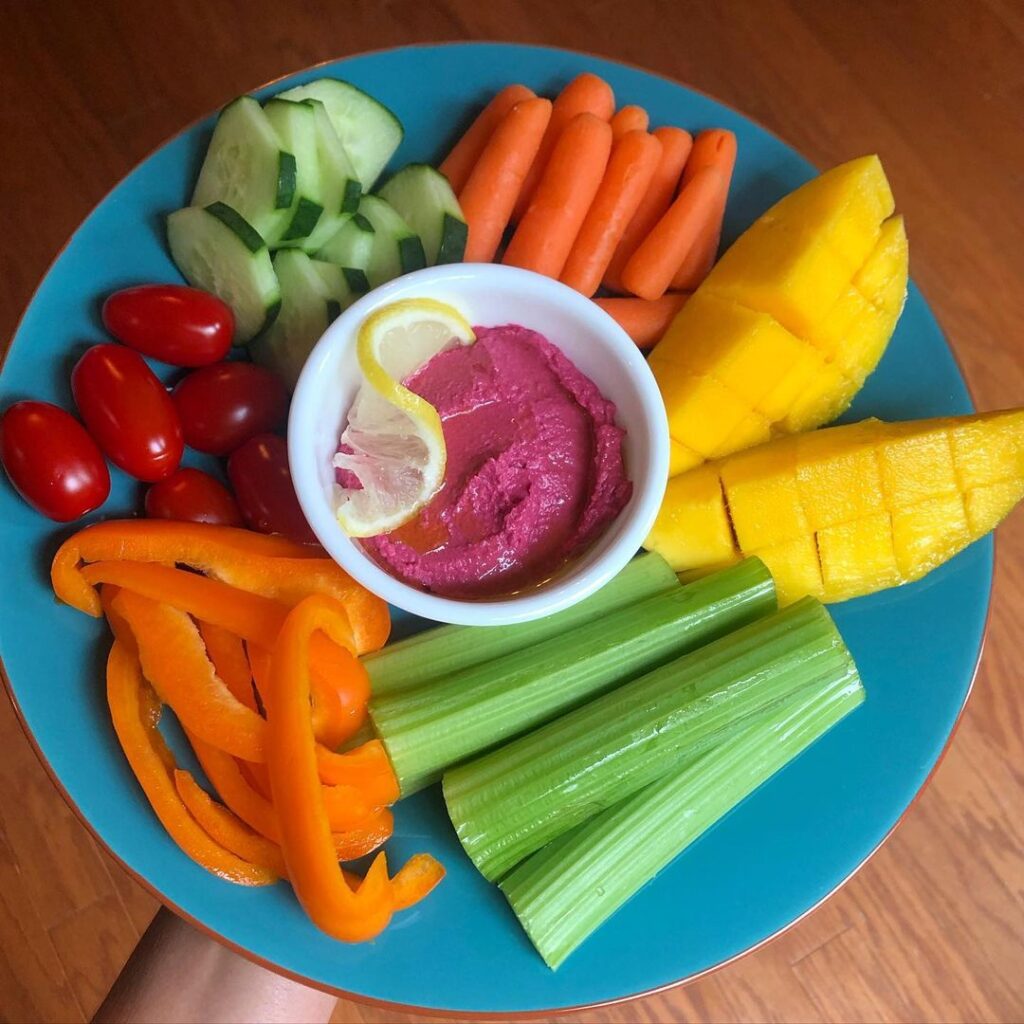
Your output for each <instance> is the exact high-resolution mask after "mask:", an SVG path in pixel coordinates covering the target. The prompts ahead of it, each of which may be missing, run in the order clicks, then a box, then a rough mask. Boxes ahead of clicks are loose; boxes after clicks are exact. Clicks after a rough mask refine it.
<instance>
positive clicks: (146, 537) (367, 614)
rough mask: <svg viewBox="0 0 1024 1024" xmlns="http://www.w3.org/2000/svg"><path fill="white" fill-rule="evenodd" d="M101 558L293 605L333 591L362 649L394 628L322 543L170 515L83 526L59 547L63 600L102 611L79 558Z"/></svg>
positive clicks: (56, 562)
mask: <svg viewBox="0 0 1024 1024" xmlns="http://www.w3.org/2000/svg"><path fill="white" fill-rule="evenodd" d="M98 561H130V562H156V563H159V564H161V565H164V566H168V567H173V566H174V565H177V564H180V565H187V566H190V567H191V568H193V569H197V570H199V571H200V572H204V573H206V574H207V575H208V576H211V577H213V578H214V579H216V580H219V581H221V582H223V583H226V584H229V585H231V586H232V587H237V588H239V589H241V590H244V591H247V592H249V593H251V594H257V595H260V596H262V597H265V598H268V599H270V600H273V601H276V602H280V603H282V604H284V605H286V606H288V607H291V606H293V605H295V604H296V603H298V602H299V601H301V600H302V599H303V598H305V597H308V596H310V595H311V594H326V595H328V596H330V597H334V598H335V599H336V600H338V601H341V602H342V603H343V604H344V605H346V607H347V608H348V609H349V611H350V615H351V618H352V623H353V629H354V632H355V636H356V641H357V647H358V649H357V653H359V654H363V653H367V652H369V651H375V650H379V649H380V648H381V647H383V646H384V644H385V643H386V642H387V638H388V633H389V631H390V628H391V623H390V617H389V615H388V609H387V605H386V604H385V603H384V602H383V601H382V600H381V599H380V598H379V597H377V596H376V595H374V594H371V593H370V591H368V590H366V588H365V587H362V586H360V585H359V584H358V583H356V582H355V581H354V580H353V579H352V578H351V577H350V576H349V575H348V574H347V573H346V572H345V571H344V570H343V569H342V568H341V567H340V566H338V565H337V564H336V563H335V562H334V561H333V560H331V559H329V558H325V557H323V552H322V551H321V549H319V548H316V547H312V548H311V547H308V546H305V545H301V544H293V543H292V542H291V541H286V540H283V539H281V538H279V537H269V536H267V535H265V534H260V533H254V532H252V531H250V530H241V529H236V528H234V527H230V526H213V525H211V524H209V523H181V522H174V521H172V520H164V519H124V520H109V521H107V522H103V523H95V524H94V525H92V526H87V527H85V529H83V530H79V531H78V533H76V534H74V535H73V536H72V537H69V538H68V540H66V541H65V542H64V543H63V544H62V545H61V547H60V549H59V550H58V551H57V554H56V555H55V556H54V559H53V564H52V565H51V568H50V578H51V581H52V583H53V589H54V592H55V593H56V594H57V596H58V597H59V598H60V599H61V600H62V601H65V602H66V603H67V604H70V605H72V606H73V607H75V608H78V609H79V610H81V611H83V612H87V613H88V614H90V615H99V614H100V603H99V599H98V596H97V595H96V592H95V590H94V589H93V587H92V586H91V585H90V583H89V581H88V580H87V579H86V578H85V577H84V575H83V574H82V571H81V567H80V563H81V562H98Z"/></svg>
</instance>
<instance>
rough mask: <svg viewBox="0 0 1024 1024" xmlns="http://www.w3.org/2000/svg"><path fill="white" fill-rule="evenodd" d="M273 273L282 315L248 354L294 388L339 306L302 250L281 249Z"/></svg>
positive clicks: (276, 256) (275, 258)
mask: <svg viewBox="0 0 1024 1024" xmlns="http://www.w3.org/2000/svg"><path fill="white" fill-rule="evenodd" d="M274 270H275V271H276V272H277V278H278V280H279V281H280V282H281V312H280V313H279V314H278V317H277V319H276V320H275V321H274V322H273V323H272V324H271V325H270V327H269V329H268V330H267V331H266V332H265V333H264V334H262V335H260V337H258V338H257V339H256V340H255V341H254V342H253V343H252V345H250V346H249V351H250V352H251V353H252V357H253V359H254V360H255V361H256V362H257V363H261V364H262V365H263V366H266V367H267V368H268V369H271V370H273V371H274V372H275V373H276V374H277V375H278V376H279V377H280V378H281V379H282V380H283V381H284V382H285V383H286V384H287V385H288V387H289V388H294V387H295V382H296V381H297V380H298V379H299V374H300V373H301V372H302V367H303V366H305V364H306V360H307V359H308V358H309V353H310V352H311V351H312V349H313V346H314V345H315V344H316V343H317V341H319V340H320V335H322V334H323V333H324V331H326V330H327V326H328V324H329V323H330V322H331V320H332V319H333V317H332V316H331V313H332V312H334V309H333V308H332V307H336V306H337V305H338V303H337V300H336V299H334V298H332V297H331V296H330V295H329V293H328V290H327V288H326V287H325V285H324V281H323V278H322V277H321V275H320V274H319V273H318V272H317V269H316V265H315V264H314V262H313V260H311V259H310V258H309V257H308V256H307V255H306V254H305V253H304V252H303V251H302V250H301V249H280V250H278V252H276V253H275V254H274Z"/></svg>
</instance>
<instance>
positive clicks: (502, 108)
mask: <svg viewBox="0 0 1024 1024" xmlns="http://www.w3.org/2000/svg"><path fill="white" fill-rule="evenodd" d="M534 95H535V93H534V91H533V90H532V89H527V88H526V86H525V85H506V86H505V88H504V89H502V90H501V92H499V93H498V94H497V95H496V96H495V97H494V99H492V100H491V102H490V103H488V104H487V106H486V107H484V109H483V110H481V111H480V113H479V114H477V116H476V120H475V121H474V122H473V123H472V124H471V125H470V126H469V127H468V128H467V129H466V133H465V134H464V135H463V136H462V138H461V139H459V141H458V142H456V143H455V145H454V146H453V147H452V151H451V152H450V153H449V154H448V155H447V156H446V157H445V158H444V160H442V161H441V166H440V167H439V168H438V170H440V172H441V173H442V174H443V175H444V176H445V177H446V178H447V179H448V182H449V184H450V185H451V187H452V189H453V190H454V191H455V192H456V194H457V193H458V192H459V191H460V190H461V188H462V186H463V185H465V184H466V179H467V178H469V174H470V172H471V171H472V170H473V165H474V164H475V163H476V162H477V159H478V158H479V156H480V154H481V153H482V152H483V149H484V146H486V145H487V140H488V139H489V138H490V137H491V135H492V133H493V132H494V129H495V128H497V127H498V125H499V124H500V123H501V119H502V118H503V117H504V116H505V115H506V114H507V113H508V112H509V111H510V110H511V109H512V108H513V107H514V106H515V105H516V104H517V103H519V102H521V101H522V100H529V99H533V97H534Z"/></svg>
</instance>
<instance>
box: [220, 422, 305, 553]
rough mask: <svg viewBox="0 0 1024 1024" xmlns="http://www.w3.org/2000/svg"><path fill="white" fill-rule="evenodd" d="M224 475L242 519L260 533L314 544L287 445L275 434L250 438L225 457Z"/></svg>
mask: <svg viewBox="0 0 1024 1024" xmlns="http://www.w3.org/2000/svg"><path fill="white" fill-rule="evenodd" d="M228 479H229V480H230V481H231V486H232V488H234V491H235V498H236V499H237V500H238V505H239V507H240V508H241V510H242V515H243V516H244V517H245V521H246V522H247V523H248V524H249V526H251V527H252V529H254V530H259V531H260V532H261V533H281V534H284V536H285V537H288V538H289V539H291V540H294V541H298V542H299V543H300V544H316V543H317V539H316V534H314V533H313V531H312V529H311V528H310V525H309V523H307V522H306V517H305V516H304V515H303V514H302V509H301V508H300V507H299V499H298V498H297V497H296V496H295V488H294V487H293V486H292V474H291V471H290V470H289V469H288V446H287V445H286V444H285V443H284V441H283V440H282V439H281V438H280V437H278V436H277V435H276V434H260V435H259V436H258V437H253V438H250V439H249V440H248V441H246V442H245V444H243V445H242V447H241V448H239V449H238V450H237V451H235V452H234V453H233V454H232V455H231V458H230V459H228Z"/></svg>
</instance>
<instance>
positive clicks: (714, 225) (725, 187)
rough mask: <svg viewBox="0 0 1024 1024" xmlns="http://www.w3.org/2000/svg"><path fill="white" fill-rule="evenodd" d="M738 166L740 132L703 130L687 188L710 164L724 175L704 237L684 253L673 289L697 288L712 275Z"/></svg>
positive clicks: (695, 146) (686, 174)
mask: <svg viewBox="0 0 1024 1024" xmlns="http://www.w3.org/2000/svg"><path fill="white" fill-rule="evenodd" d="M735 166H736V136H735V135H733V133H732V132H730V131H726V130H725V129H724V128H712V129H711V130H710V131H706V132H701V133H700V134H699V135H698V136H697V138H696V140H695V141H694V143H693V152H692V153H691V154H690V159H689V160H688V161H687V162H686V168H685V170H684V171H683V183H682V187H683V188H685V187H686V186H687V185H688V184H689V183H690V182H691V181H692V180H693V178H694V176H695V175H696V174H697V172H698V171H700V170H703V169H704V168H706V167H714V168H716V169H717V170H718V171H719V172H720V173H721V175H722V178H721V184H720V186H719V192H718V195H717V196H716V197H715V201H714V202H712V203H709V204H708V208H707V211H706V212H707V221H706V223H705V225H704V229H703V231H702V232H701V235H700V237H699V238H698V239H697V241H696V242H694V244H693V247H692V248H691V249H690V251H689V252H688V253H687V254H686V256H685V257H683V262H682V263H681V264H680V265H679V269H678V270H677V271H676V273H675V277H673V278H672V288H673V290H677V291H678V290H685V291H693V289H695V288H696V287H697V285H699V284H700V283H701V281H703V280H704V278H705V277H707V276H708V271H709V270H711V268H712V267H713V266H714V263H715V257H716V256H717V255H718V244H719V242H720V241H721V238H722V219H723V218H724V217H725V204H726V202H727V200H728V199H729V184H730V182H731V181H732V172H733V168H734V167H735Z"/></svg>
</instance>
